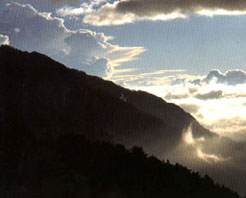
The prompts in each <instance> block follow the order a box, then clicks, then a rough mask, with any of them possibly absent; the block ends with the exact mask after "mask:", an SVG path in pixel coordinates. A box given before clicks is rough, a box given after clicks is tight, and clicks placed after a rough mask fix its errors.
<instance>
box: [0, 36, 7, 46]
mask: <svg viewBox="0 0 246 198" xmlns="http://www.w3.org/2000/svg"><path fill="white" fill-rule="evenodd" d="M0 45H9V37H8V36H6V35H2V34H0Z"/></svg>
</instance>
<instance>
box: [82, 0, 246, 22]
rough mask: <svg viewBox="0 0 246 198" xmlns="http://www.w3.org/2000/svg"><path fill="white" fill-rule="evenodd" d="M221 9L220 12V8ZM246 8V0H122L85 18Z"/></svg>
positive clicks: (129, 18)
mask: <svg viewBox="0 0 246 198" xmlns="http://www.w3.org/2000/svg"><path fill="white" fill-rule="evenodd" d="M218 10H220V12H216V11H218ZM235 11H236V12H235ZM245 11H246V1H244V0H234V1H233V0H121V1H119V2H117V3H112V4H106V5H104V6H102V7H101V8H100V9H99V10H94V11H93V12H91V13H90V14H88V15H87V16H86V17H85V18H84V22H86V23H91V24H93V25H118V24H124V23H131V22H133V21H135V20H141V19H142V20H143V19H149V20H157V19H159V20H169V19H175V18H181V17H183V18H184V17H185V16H187V15H190V14H201V15H208V16H213V15H232V14H233V15H238V14H242V12H243V13H244V12H245ZM232 12H234V13H232Z"/></svg>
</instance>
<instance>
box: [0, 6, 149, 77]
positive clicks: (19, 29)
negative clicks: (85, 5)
mask: <svg viewBox="0 0 246 198" xmlns="http://www.w3.org/2000/svg"><path fill="white" fill-rule="evenodd" d="M0 18H1V21H0V33H1V34H4V35H6V36H8V37H9V40H10V42H11V45H12V46H14V47H16V48H19V49H22V50H27V51H39V52H41V53H44V54H47V55H49V56H51V57H52V58H54V59H56V60H58V61H61V62H62V63H65V64H66V65H68V66H70V67H73V68H78V69H82V70H84V71H86V72H88V73H89V74H93V75H98V76H104V77H105V76H107V75H109V76H112V75H113V72H115V71H116V70H117V69H116V67H117V66H119V65H120V64H122V63H124V62H128V61H132V60H134V59H135V58H136V57H137V56H138V55H139V54H140V53H142V52H144V50H145V49H144V48H143V47H121V46H118V45H113V44H111V43H110V40H112V39H113V38H112V37H108V36H105V35H104V34H103V33H97V32H93V31H90V30H88V29H80V30H76V31H72V30H69V29H67V28H66V27H65V25H64V20H63V19H62V18H58V17H53V16H52V15H51V13H44V12H39V11H37V10H36V9H35V8H34V7H32V6H31V5H29V4H20V3H8V4H5V6H3V7H1V8H0ZM2 37H3V36H1V38H2ZM4 38H5V42H7V41H8V40H6V38H7V37H4Z"/></svg>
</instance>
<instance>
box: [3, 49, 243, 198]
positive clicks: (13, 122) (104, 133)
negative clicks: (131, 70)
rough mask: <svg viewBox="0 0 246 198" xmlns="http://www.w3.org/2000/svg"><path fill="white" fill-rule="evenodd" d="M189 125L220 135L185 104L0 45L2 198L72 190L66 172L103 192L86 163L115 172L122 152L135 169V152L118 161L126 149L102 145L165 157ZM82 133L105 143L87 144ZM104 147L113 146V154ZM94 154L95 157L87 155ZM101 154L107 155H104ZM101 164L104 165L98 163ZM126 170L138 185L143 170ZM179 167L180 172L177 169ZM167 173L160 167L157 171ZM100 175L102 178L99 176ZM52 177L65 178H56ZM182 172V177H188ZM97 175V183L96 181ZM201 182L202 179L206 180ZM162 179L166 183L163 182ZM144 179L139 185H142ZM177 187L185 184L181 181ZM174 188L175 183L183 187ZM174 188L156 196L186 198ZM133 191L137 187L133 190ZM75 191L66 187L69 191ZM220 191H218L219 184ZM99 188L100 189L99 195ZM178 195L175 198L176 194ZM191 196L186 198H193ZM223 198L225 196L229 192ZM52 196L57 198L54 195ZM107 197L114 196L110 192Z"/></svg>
mask: <svg viewBox="0 0 246 198" xmlns="http://www.w3.org/2000/svg"><path fill="white" fill-rule="evenodd" d="M189 126H191V127H192V128H193V129H194V132H193V135H194V137H200V136H203V137H205V136H206V137H214V136H215V135H214V134H212V133H211V132H209V131H208V130H206V129H204V128H203V127H201V126H200V125H199V123H198V122H197V121H196V120H195V119H194V118H193V117H192V116H191V115H190V114H188V113H186V112H184V111H183V110H182V109H181V108H180V107H178V106H176V105H174V104H169V103H166V102H165V101H164V100H162V99H161V98H158V97H156V96H154V95H151V94H148V93H146V92H142V91H131V90H129V89H125V88H122V87H120V86H118V85H116V84H114V83H112V82H109V81H104V80H102V79H100V78H98V77H95V76H89V75H87V74H85V73H84V72H82V71H78V70H74V69H69V68H67V67H65V66H64V65H62V64H60V63H58V62H56V61H54V60H52V59H50V58H49V57H47V56H45V55H42V54H39V53H37V52H32V53H28V52H21V51H19V50H17V49H14V48H12V47H9V46H1V47H0V127H1V130H0V131H1V133H0V170H1V171H2V173H4V174H2V176H0V193H2V192H5V193H6V194H3V195H4V196H1V197H5V195H8V196H7V197H26V196H27V194H26V193H30V191H29V189H32V190H31V192H32V193H34V194H32V193H31V194H32V197H42V196H41V195H40V196H39V195H37V194H35V193H36V192H39V191H40V190H41V191H42V190H44V189H46V188H49V187H48V186H47V184H45V181H47V182H48V184H49V185H50V186H56V185H57V186H59V185H61V186H63V185H67V184H66V179H65V180H63V179H64V178H66V177H67V176H66V175H68V178H69V180H70V179H71V180H73V182H74V180H76V177H75V176H74V175H79V176H78V177H79V178H80V177H81V178H82V180H83V178H84V179H85V180H83V181H87V179H88V178H87V177H89V178H90V179H89V180H90V182H89V183H87V182H82V183H81V181H79V185H82V186H83V185H86V186H87V187H88V186H89V187H88V188H89V189H94V188H96V189H97V190H98V185H99V186H100V185H102V183H100V182H99V183H97V182H95V180H96V178H95V177H96V175H95V174H94V173H93V172H90V174H92V175H84V174H85V173H84V172H83V173H81V170H80V169H81V167H83V164H84V163H85V164H87V163H88V166H89V167H90V166H92V167H96V170H97V169H100V166H98V164H97V163H99V162H100V163H101V162H102V163H106V164H104V166H103V167H107V165H109V164H110V163H111V162H112V163H115V162H114V161H115V160H117V159H118V157H117V156H118V155H120V156H121V155H122V153H121V152H123V153H125V154H124V156H123V159H125V160H126V164H125V165H124V166H127V167H128V165H127V164H128V163H129V164H132V161H131V160H129V156H128V157H127V155H130V154H127V151H126V150H124V149H123V150H124V151H122V149H121V151H117V152H116V153H115V154H114V155H113V156H111V154H112V152H113V150H114V148H122V146H120V147H113V146H112V145H110V144H105V145H104V146H103V147H101V146H100V145H101V143H100V142H98V141H107V142H110V143H114V144H115V143H121V144H124V145H125V146H126V147H127V148H130V147H132V146H134V145H138V146H142V147H143V148H144V150H145V151H146V152H147V153H151V154H152V153H154V154H156V155H158V156H162V157H163V156H165V152H168V151H169V150H171V149H173V148H175V146H177V145H179V143H180V141H181V138H182V135H183V131H184V130H186V128H187V127H189ZM82 136H83V137H85V138H86V139H89V140H93V141H97V142H95V143H90V142H87V140H84V139H83V137H82ZM71 138H72V139H71ZM83 145H87V146H83ZM93 145H94V146H93ZM107 148H108V149H107ZM64 149H65V150H64ZM104 149H106V150H105V153H104V152H103V150H104ZM87 151H88V153H89V154H86V152H87ZM100 155H102V156H104V158H103V159H102V158H100ZM140 155H141V156H142V157H143V159H145V158H146V155H145V154H143V153H142V154H141V152H140ZM64 156H65V157H64ZM111 157H113V158H112V161H110V163H109V161H107V159H108V158H110V159H111ZM125 157H126V158H125ZM105 158H106V159H105ZM91 160H92V161H91ZM98 160H99V161H98ZM95 161H96V162H97V163H94V162H95ZM137 161H138V160H137ZM154 161H155V160H154ZM119 162H120V160H119ZM142 162H144V163H145V160H143V161H141V160H139V161H138V162H136V163H137V164H138V165H139V166H141V163H142ZM100 163H99V164H100ZM156 163H157V164H159V165H160V162H157V161H156ZM159 165H158V166H159ZM115 166H116V167H114V168H116V169H117V171H120V168H121V167H120V163H119V164H117V165H115ZM124 166H123V170H124V171H125V172H124V174H126V175H128V176H127V178H128V179H127V180H126V181H125V182H126V183H127V182H129V181H131V180H132V178H130V177H131V173H132V172H134V171H133V170H135V169H137V167H136V166H134V165H130V166H133V167H129V168H130V169H131V170H129V169H128V168H126V169H124ZM160 166H161V165H160ZM110 167H111V166H110V165H109V169H105V172H104V173H103V174H105V175H104V176H105V180H103V181H104V182H106V181H108V180H109V178H110V177H112V176H110V173H111V172H110ZM170 167H172V166H170ZM132 168H133V169H132ZM145 168H146V169H141V170H142V172H141V171H140V172H138V174H145V171H146V170H147V169H148V168H150V169H151V168H154V166H153V167H151V166H147V167H145ZM92 169H93V168H92ZM151 170H152V169H151ZM170 170H171V169H170ZM174 170H177V169H175V168H174ZM57 171H58V172H57ZM60 171H61V172H60ZM63 171H65V172H63ZM129 171H130V172H129ZM153 171H154V172H155V171H156V170H153ZM159 171H160V170H159V169H158V171H157V173H159ZM181 172H182V171H181ZM184 172H187V171H184ZM97 173H98V174H99V172H98V171H97ZM47 174H48V175H47ZM49 174H51V175H53V174H57V175H53V176H51V177H49ZM64 174H65V175H64ZM71 174H72V175H71ZM111 174H112V173H111ZM148 174H152V173H148ZM160 174H161V173H160ZM182 174H183V173H182ZM182 174H181V175H182ZM93 175H94V176H93ZM157 175H158V174H157ZM181 175H180V177H182V176H181ZM188 175H189V174H188ZM92 176H93V178H94V179H93V182H94V183H93V184H91V177H92ZM97 176H99V175H97ZM138 176H139V175H138ZM152 176H153V175H152ZM57 177H58V178H59V177H63V179H62V181H61V183H59V182H58V181H57ZM134 177H137V176H136V175H135V176H134ZM144 177H145V176H144ZM170 177H171V176H170ZM177 177H178V175H177ZM189 177H192V176H189ZM81 178H80V179H81ZM154 178H156V175H155V176H154ZM197 178H198V180H199V177H197ZM80 179H79V180H80ZM111 179H112V178H111ZM117 179H120V180H121V179H122V178H121V176H120V177H119V178H117ZM117 179H116V180H117ZM58 180H59V179H58ZM191 180H192V179H191ZM208 180H209V179H208ZM42 181H43V182H42ZM151 181H153V180H151ZM155 181H159V179H157V180H155ZM187 181H190V180H189V179H188V180H187ZM192 181H193V180H192ZM209 181H210V180H209ZM64 182H65V183H64ZM73 182H71V186H73V187H71V188H74V187H75V186H76V185H77V184H76V185H75V183H76V182H75V183H73ZM138 182H139V184H137V183H138ZM162 182H164V181H161V182H160V183H161V185H164V184H163V183H162ZM173 182H174V183H175V182H178V180H177V181H176V180H174V181H173ZM6 183H7V184H6ZM126 183H123V184H122V183H119V185H120V186H121V187H120V188H119V189H118V187H117V188H116V190H117V192H118V193H119V190H120V191H122V189H123V191H124V188H122V185H123V186H124V185H126ZM164 183H165V182H164ZM174 183H172V184H170V186H172V185H174V186H175V184H174ZM184 183H185V182H184ZM94 184H95V185H96V186H94ZM142 184H143V183H141V182H140V180H138V179H136V184H134V185H136V186H135V187H136V189H135V190H137V191H136V192H137V193H136V195H137V196H140V195H143V194H141V193H144V194H145V192H144V191H143V192H142V190H141V189H142V188H145V187H146V186H145V187H144V186H141V185H142ZM74 185H75V186H74ZM107 185H109V186H108V189H111V188H114V187H113V184H112V183H110V184H107ZM144 185H147V184H144ZM148 185H149V184H148ZM155 185H156V186H154V188H153V189H156V188H157V186H158V185H159V184H155ZM165 185H166V183H165ZM179 185H183V184H182V182H181V183H179V182H178V185H177V188H178V186H179ZM170 186H169V187H168V186H166V188H167V189H166V191H167V192H166V193H167V194H166V193H164V195H163V196H161V195H160V194H159V195H158V196H154V195H153V196H152V197H167V195H168V197H175V198H176V197H179V196H178V193H177V194H175V193H174V194H172V193H173V192H171V191H170V189H168V188H171V187H170ZM188 186H189V185H188ZM211 186H214V184H213V185H212V184H211V185H210V187H211ZM87 187H85V188H87ZM128 187H129V188H130V189H131V187H130V186H128ZM128 187H127V188H128ZM33 188H34V189H33ZM41 188H44V189H41ZM67 188H68V187H67V186H66V188H65V189H64V190H66V189H67ZM139 188H140V189H139ZM158 188H159V187H158ZM187 188H188V189H189V190H188V191H189V193H190V190H191V191H193V190H194V191H195V189H193V187H187ZM190 188H191V189H190ZM201 188H204V187H201ZM212 188H213V189H214V187H212ZM6 189H7V190H6ZM99 189H100V192H101V191H102V190H103V189H102V187H99ZM216 189H217V187H216V188H215V191H209V192H210V193H211V192H216V191H217V190H218V189H217V190H216ZM97 190H95V191H96V192H98V191H97ZM135 190H134V192H135ZM173 190H174V189H172V191H173ZM186 190H187V189H186ZM186 190H185V191H186ZM12 191H13V192H15V193H17V194H15V195H14V196H12V194H11V193H9V192H12ZM50 191H51V189H50V190H48V192H50ZM92 191H94V190H92ZM128 191H129V189H128ZM219 191H220V190H218V192H219ZM226 191H227V190H226ZM60 192H61V194H62V197H64V196H65V197H66V193H65V194H63V193H62V192H63V190H62V189H60ZM73 192H75V191H73ZM76 192H81V191H76ZM151 192H153V191H151ZM160 192H163V191H162V190H161V191H160ZM182 192H184V191H182ZM198 192H200V191H197V192H196V193H194V194H193V195H194V197H199V196H197V195H198ZM114 193H116V192H114ZM124 193H125V191H124ZM138 193H140V194H138ZM170 193H171V194H172V196H169V195H170ZM186 193H188V192H186ZM189 193H188V194H185V196H186V197H187V196H188V195H189ZM221 193H222V194H223V193H224V191H223V188H222V191H221ZM225 193H226V195H225V196H224V197H238V195H237V194H236V193H233V192H231V191H227V192H225ZM227 193H228V194H227ZM116 194H117V193H116ZM181 194H182V193H181ZM219 194H220V193H219ZM20 195H21V196H20ZM56 195H57V194H56ZM59 195H60V193H59ZM103 195H104V194H103ZM214 195H218V194H216V193H215V194H214ZM220 195H221V194H220ZM48 196H51V197H52V194H49V195H48ZM48 196H44V197H48ZM76 196H77V195H76ZM105 196H106V197H108V194H107V193H106V194H105V195H104V197H105ZM112 196H113V195H112ZM122 196H123V197H124V196H125V197H136V196H133V195H131V196H127V194H123V195H122ZM54 197H55V196H54ZM59 197H60V196H59ZM67 197H71V196H67ZM89 197H98V196H95V195H93V196H89ZM99 197H100V196H99ZM101 197H103V196H101ZM146 197H151V196H146ZM188 197H190V196H188ZM191 197H192V196H191ZM200 197H204V196H202V195H201V196H200Z"/></svg>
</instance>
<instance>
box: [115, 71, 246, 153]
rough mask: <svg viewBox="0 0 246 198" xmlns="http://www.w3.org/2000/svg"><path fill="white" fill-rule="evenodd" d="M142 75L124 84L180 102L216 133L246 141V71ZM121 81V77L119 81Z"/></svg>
mask: <svg viewBox="0 0 246 198" xmlns="http://www.w3.org/2000/svg"><path fill="white" fill-rule="evenodd" d="M180 72H182V71H180ZM155 73H158V72H155ZM142 75H143V74H142ZM142 75H141V74H140V75H136V76H130V77H129V78H128V81H127V80H126V81H125V84H124V85H125V86H126V87H129V88H132V89H141V90H145V91H148V92H150V93H153V94H156V95H158V96H160V97H162V98H164V99H165V100H167V101H168V102H172V103H175V104H178V105H179V106H181V107H182V108H184V109H185V110H186V111H187V112H189V113H191V114H192V115H193V116H194V117H195V118H196V119H197V120H198V121H199V122H200V123H201V124H202V125H203V126H205V127H207V128H208V129H210V130H211V131H213V132H216V133H218V134H220V135H222V136H228V137H231V138H233V139H235V140H239V141H246V127H245V126H246V91H245V86H246V73H245V71H242V70H231V71H227V72H225V73H222V72H220V71H219V70H212V71H210V72H209V73H208V74H207V75H206V76H191V75H186V74H182V73H181V74H173V75H172V74H171V73H169V75H154V76H153V75H152V74H149V75H148V74H144V76H145V77H144V78H142ZM121 80H124V79H123V78H122V77H121V78H118V83H121ZM116 82H117V79H116ZM122 84H123V83H122ZM200 154H201V153H200Z"/></svg>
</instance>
